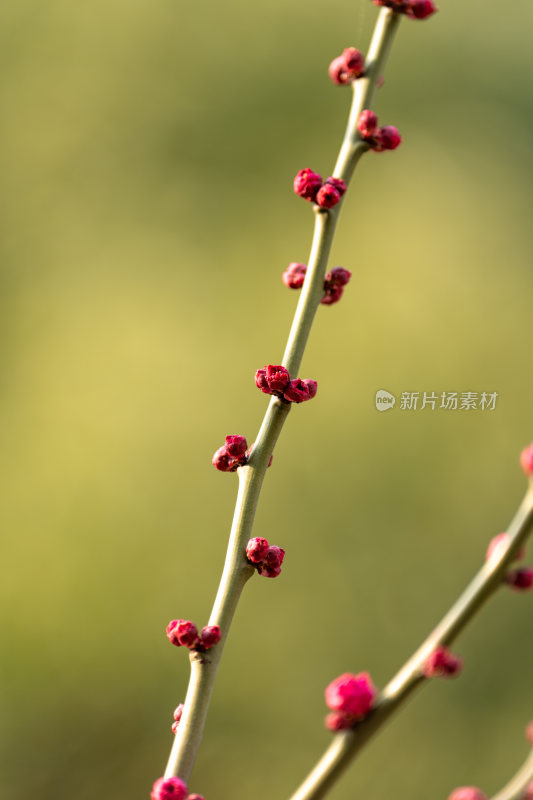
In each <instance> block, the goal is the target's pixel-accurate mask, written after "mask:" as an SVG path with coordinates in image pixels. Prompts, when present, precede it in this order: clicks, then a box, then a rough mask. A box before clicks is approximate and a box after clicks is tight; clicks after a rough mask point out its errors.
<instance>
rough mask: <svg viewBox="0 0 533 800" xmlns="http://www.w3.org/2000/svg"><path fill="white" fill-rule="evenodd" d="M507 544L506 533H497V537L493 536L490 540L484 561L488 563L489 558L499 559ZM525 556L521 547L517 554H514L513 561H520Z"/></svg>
mask: <svg viewBox="0 0 533 800" xmlns="http://www.w3.org/2000/svg"><path fill="white" fill-rule="evenodd" d="M508 544H509V536H508V535H507V533H505V532H504V533H499V534H498V535H497V536H494V537H493V538H492V539H491V540H490V543H489V546H488V549H487V555H486V556H485V560H486V561H490V559H491V558H499V557H500V555H501V554H502V553H503V551H504V550H505V549H506V548H507V546H508ZM525 555H526V551H525V550H524V548H523V547H521V548H520V550H519V551H518V553H516V555H515V557H514V559H513V561H522V559H523V558H525Z"/></svg>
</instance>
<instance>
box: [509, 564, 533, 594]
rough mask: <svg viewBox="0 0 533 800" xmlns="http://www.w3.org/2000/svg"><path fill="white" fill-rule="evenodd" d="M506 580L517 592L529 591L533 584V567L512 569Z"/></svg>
mask: <svg viewBox="0 0 533 800" xmlns="http://www.w3.org/2000/svg"><path fill="white" fill-rule="evenodd" d="M505 582H506V583H507V584H508V585H509V586H510V587H511V589H514V590H515V591H516V592H527V591H528V590H529V589H531V587H532V586H533V569H532V568H531V567H520V568H519V569H512V570H511V571H510V572H508V573H507V575H506V576H505Z"/></svg>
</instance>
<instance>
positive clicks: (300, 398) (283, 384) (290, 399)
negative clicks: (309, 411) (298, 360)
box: [255, 364, 317, 403]
mask: <svg viewBox="0 0 533 800" xmlns="http://www.w3.org/2000/svg"><path fill="white" fill-rule="evenodd" d="M255 385H256V386H257V388H258V389H261V391H262V392H264V393H265V394H273V395H275V396H276V397H279V398H280V399H281V400H284V401H285V402H286V403H304V402H305V401H306V400H312V399H313V397H314V396H315V395H316V390H317V382H316V381H313V380H311V379H310V378H304V379H302V378H295V379H294V380H291V376H290V375H289V372H288V370H286V369H285V367H282V366H280V365H279V366H276V365H274V364H268V365H267V366H265V367H263V368H262V369H258V370H257V372H256V373H255Z"/></svg>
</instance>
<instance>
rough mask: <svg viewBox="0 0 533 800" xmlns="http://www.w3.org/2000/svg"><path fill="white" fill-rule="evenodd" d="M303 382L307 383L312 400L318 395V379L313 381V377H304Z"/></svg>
mask: <svg viewBox="0 0 533 800" xmlns="http://www.w3.org/2000/svg"><path fill="white" fill-rule="evenodd" d="M302 383H305V385H306V386H307V388H308V390H309V400H312V399H313V397H314V396H315V395H316V390H317V388H318V384H317V382H316V381H313V380H312V379H311V378H302Z"/></svg>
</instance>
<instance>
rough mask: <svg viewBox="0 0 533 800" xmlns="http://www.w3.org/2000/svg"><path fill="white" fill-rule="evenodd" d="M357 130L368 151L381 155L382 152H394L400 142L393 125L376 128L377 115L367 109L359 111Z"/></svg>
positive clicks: (400, 139)
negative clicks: (366, 143)
mask: <svg viewBox="0 0 533 800" xmlns="http://www.w3.org/2000/svg"><path fill="white" fill-rule="evenodd" d="M357 130H358V131H359V133H360V134H361V138H362V139H363V140H364V141H365V142H368V144H369V145H370V149H371V150H373V151H374V152H375V153H382V152H383V151H384V150H396V148H397V147H399V146H400V144H401V142H402V137H401V136H400V133H399V131H398V129H397V128H395V127H394V125H384V126H383V127H382V128H380V127H378V117H377V114H375V113H374V112H373V111H370V110H369V109H368V108H366V109H365V110H364V111H361V113H360V115H359V120H358V122H357Z"/></svg>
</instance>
